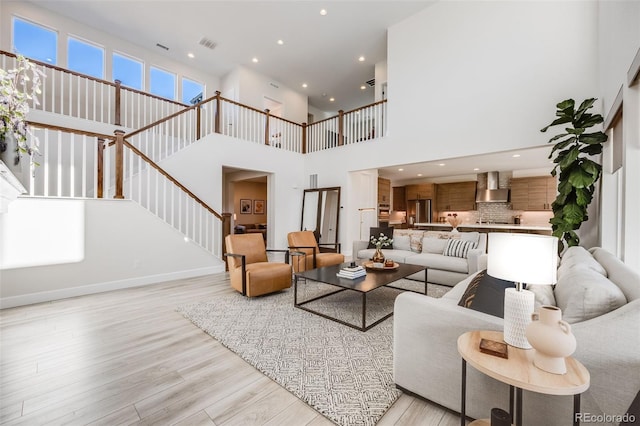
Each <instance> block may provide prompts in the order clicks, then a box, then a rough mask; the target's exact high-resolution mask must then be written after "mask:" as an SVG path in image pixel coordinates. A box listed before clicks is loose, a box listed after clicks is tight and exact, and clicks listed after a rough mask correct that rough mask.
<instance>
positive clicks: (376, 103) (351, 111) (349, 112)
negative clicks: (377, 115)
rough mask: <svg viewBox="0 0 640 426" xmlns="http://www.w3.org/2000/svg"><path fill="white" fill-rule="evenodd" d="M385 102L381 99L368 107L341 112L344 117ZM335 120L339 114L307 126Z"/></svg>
mask: <svg viewBox="0 0 640 426" xmlns="http://www.w3.org/2000/svg"><path fill="white" fill-rule="evenodd" d="M385 102H387V100H386V99H383V100H381V101H377V102H374V103H372V104H368V105H365V106H361V107H360V108H356V109H352V110H350V111H346V112H343V114H344V115H347V114H351V113H354V112H356V111H360V110H362V109H366V108H369V107H372V106H376V105H378V104H383V103H385ZM336 118H340V114H338V115H334V116H332V117H328V118H323V119H322V120H319V121H314V122H313V123H310V124H308V126H315V125H316V124H320V123H323V122H325V121H329V120H335V119H336Z"/></svg>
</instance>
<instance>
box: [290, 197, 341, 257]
mask: <svg viewBox="0 0 640 426" xmlns="http://www.w3.org/2000/svg"><path fill="white" fill-rule="evenodd" d="M339 219H340V187H339V186H337V187H332V188H314V189H305V190H304V195H303V197H302V224H301V227H300V229H301V230H302V231H313V233H314V234H315V236H316V240H317V241H318V244H321V245H325V247H326V246H333V247H337V246H338V224H339V222H340V220H339Z"/></svg>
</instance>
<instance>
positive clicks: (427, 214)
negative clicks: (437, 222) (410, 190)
mask: <svg viewBox="0 0 640 426" xmlns="http://www.w3.org/2000/svg"><path fill="white" fill-rule="evenodd" d="M407 208H408V209H409V211H408V212H407V213H408V216H409V224H410V225H413V224H414V223H430V222H431V199H427V200H409V202H408V205H407Z"/></svg>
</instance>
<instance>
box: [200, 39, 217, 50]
mask: <svg viewBox="0 0 640 426" xmlns="http://www.w3.org/2000/svg"><path fill="white" fill-rule="evenodd" d="M198 44H199V45H200V46H204V47H206V48H207V49H211V50H213V49H215V48H216V42H215V41H213V40H209V39H208V38H206V37H202V38H201V39H200V42H198Z"/></svg>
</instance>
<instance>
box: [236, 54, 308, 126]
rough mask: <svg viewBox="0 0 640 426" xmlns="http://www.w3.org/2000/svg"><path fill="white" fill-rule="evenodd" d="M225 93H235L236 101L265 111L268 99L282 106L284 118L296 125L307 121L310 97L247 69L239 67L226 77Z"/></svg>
mask: <svg viewBox="0 0 640 426" xmlns="http://www.w3.org/2000/svg"><path fill="white" fill-rule="evenodd" d="M223 80H224V91H225V92H228V93H235V94H236V98H235V100H236V101H238V102H240V103H242V104H245V105H250V106H252V107H254V108H256V109H259V110H261V111H262V110H264V108H265V107H264V99H265V97H268V98H270V99H272V100H274V101H276V102H280V103H281V104H282V118H286V119H287V120H290V121H294V122H296V123H305V122H306V121H307V104H308V97H307V96H305V95H302V94H300V93H298V92H296V91H295V90H293V89H292V88H290V87H287V86H285V85H284V84H282V83H280V82H278V81H277V80H274V79H272V78H269V77H266V76H264V75H262V74H259V73H257V72H255V71H254V70H251V69H249V68H247V67H243V66H239V67H237V68H236V69H234V70H233V71H231V72H230V73H229V74H227V76H225V77H224V79H223Z"/></svg>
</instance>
